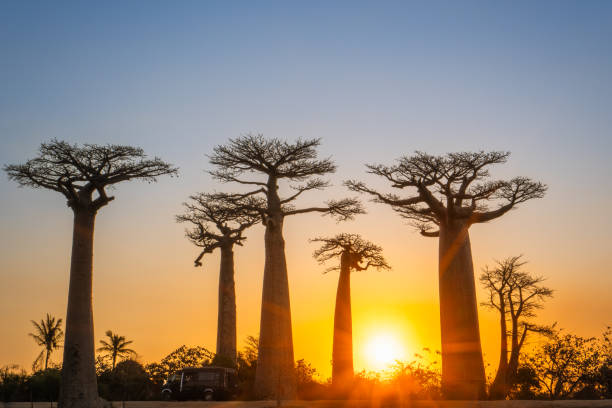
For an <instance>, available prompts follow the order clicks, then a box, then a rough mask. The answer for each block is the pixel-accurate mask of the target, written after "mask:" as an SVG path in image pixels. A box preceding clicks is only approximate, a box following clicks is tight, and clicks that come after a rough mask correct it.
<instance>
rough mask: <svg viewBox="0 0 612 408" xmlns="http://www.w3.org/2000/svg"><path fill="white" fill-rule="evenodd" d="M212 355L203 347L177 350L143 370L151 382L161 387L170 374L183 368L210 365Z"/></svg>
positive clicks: (185, 347) (182, 347)
mask: <svg viewBox="0 0 612 408" xmlns="http://www.w3.org/2000/svg"><path fill="white" fill-rule="evenodd" d="M213 357H214V354H213V353H212V352H211V351H210V350H208V349H207V348H205V347H201V346H196V347H187V346H185V345H183V346H181V347H179V348H177V349H176V350H174V351H173V352H172V353H170V354H168V355H167V356H166V357H164V358H163V359H162V360H161V361H160V362H159V363H151V364H148V365H147V366H146V367H145V369H146V371H147V373H148V375H149V378H150V379H151V381H153V382H154V383H155V384H158V385H161V384H162V383H163V382H164V381H165V380H166V379H167V378H168V376H169V375H170V374H172V373H175V372H177V371H178V370H181V369H182V368H185V367H204V366H208V365H210V363H211V361H212V359H213Z"/></svg>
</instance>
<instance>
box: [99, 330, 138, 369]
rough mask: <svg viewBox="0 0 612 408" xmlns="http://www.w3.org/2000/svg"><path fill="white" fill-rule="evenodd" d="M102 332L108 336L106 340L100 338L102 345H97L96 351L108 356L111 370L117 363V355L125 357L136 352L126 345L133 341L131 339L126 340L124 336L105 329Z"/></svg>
mask: <svg viewBox="0 0 612 408" xmlns="http://www.w3.org/2000/svg"><path fill="white" fill-rule="evenodd" d="M104 334H105V335H106V337H107V338H108V341H106V340H100V344H102V346H101V347H98V349H97V350H96V351H97V352H99V353H106V354H107V355H108V356H109V357H110V359H111V363H112V367H113V370H114V369H115V366H116V365H117V357H120V358H127V357H130V356H133V355H135V354H136V352H135V351H134V350H132V349H131V348H129V347H128V346H129V345H130V344H132V343H133V341H132V340H127V339H126V338H125V336H120V335H118V334H116V333H113V332H112V331H111V330H107V331H106V333H104Z"/></svg>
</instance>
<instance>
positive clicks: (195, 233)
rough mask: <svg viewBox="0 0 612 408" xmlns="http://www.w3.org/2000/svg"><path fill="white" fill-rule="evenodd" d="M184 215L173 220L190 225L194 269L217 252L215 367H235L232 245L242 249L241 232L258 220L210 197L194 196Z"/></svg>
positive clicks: (205, 195)
mask: <svg viewBox="0 0 612 408" xmlns="http://www.w3.org/2000/svg"><path fill="white" fill-rule="evenodd" d="M184 206H185V208H186V212H185V213H184V214H182V215H179V216H177V217H176V219H177V221H178V222H187V223H191V224H193V228H192V229H190V230H188V231H187V232H186V235H187V238H188V239H189V240H190V241H191V242H193V244H195V245H196V246H198V247H200V248H202V251H201V252H200V254H199V255H198V257H197V258H196V260H195V266H202V262H201V260H202V257H203V256H204V255H205V254H210V253H212V252H213V251H214V250H215V249H217V248H219V250H220V252H221V265H220V268H219V307H218V311H217V315H218V316H217V353H216V359H217V361H218V362H219V363H223V364H230V365H231V366H235V365H236V289H235V284H234V245H240V246H242V243H243V241H244V240H245V239H246V238H245V237H244V236H243V235H242V234H243V232H244V231H245V230H246V229H247V228H249V227H250V226H252V225H254V224H255V223H256V222H257V221H258V217H257V216H255V215H252V214H250V213H249V212H245V211H242V210H241V209H240V207H239V206H238V205H232V204H231V203H228V202H226V201H224V200H222V199H219V198H217V197H216V196H215V195H212V194H204V193H200V194H196V195H193V196H191V197H190V201H189V202H187V203H184Z"/></svg>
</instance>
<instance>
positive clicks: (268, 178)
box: [210, 135, 363, 399]
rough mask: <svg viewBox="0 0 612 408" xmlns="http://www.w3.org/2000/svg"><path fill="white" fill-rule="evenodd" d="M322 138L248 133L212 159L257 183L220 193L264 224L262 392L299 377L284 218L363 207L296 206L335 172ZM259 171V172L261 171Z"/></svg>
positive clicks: (284, 391)
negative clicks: (287, 186)
mask: <svg viewBox="0 0 612 408" xmlns="http://www.w3.org/2000/svg"><path fill="white" fill-rule="evenodd" d="M319 144H320V140H319V139H312V140H298V141H296V142H294V143H289V142H286V141H282V140H279V139H275V138H274V139H266V138H264V137H263V136H262V135H246V136H241V137H238V138H236V139H231V140H230V141H229V143H228V144H226V145H221V146H217V147H215V149H214V153H213V155H212V156H211V157H210V163H211V164H213V165H214V166H215V167H216V170H214V171H211V172H210V173H211V174H212V175H213V177H215V178H216V179H218V180H220V181H222V182H233V183H239V184H243V185H247V186H253V188H254V189H253V190H252V191H248V192H246V193H244V194H219V196H220V197H223V199H225V200H227V201H228V202H234V203H235V202H236V200H242V202H241V205H240V206H241V208H242V209H243V210H245V211H250V212H252V213H254V214H256V215H258V216H259V217H260V220H261V222H262V224H263V225H264V226H265V235H264V241H265V263H264V282H263V294H262V308H261V322H260V335H259V354H258V360H257V371H256V375H255V392H256V393H257V394H258V395H259V396H260V397H275V398H279V399H280V398H285V399H292V398H294V397H295V392H296V388H295V387H296V383H295V373H294V358H293V337H292V330H291V308H290V303H289V282H288V277H287V262H286V259H285V241H284V238H283V222H284V220H285V217H288V216H292V215H298V214H305V213H312V212H318V213H322V214H329V215H332V216H335V217H336V218H337V219H338V220H346V219H350V218H352V217H353V216H354V215H355V214H358V213H361V212H363V210H362V208H361V205H360V203H359V201H358V200H356V199H353V198H346V199H342V200H338V201H334V200H330V201H327V202H326V203H325V205H322V206H316V207H305V208H297V207H295V205H294V204H293V202H294V201H295V200H296V199H297V198H298V197H299V196H301V195H302V194H303V193H305V192H307V191H311V190H321V189H324V188H325V187H327V186H328V185H329V184H328V182H326V181H324V180H323V179H321V178H319V176H321V175H325V174H328V173H333V172H334V171H335V170H336V166H335V165H334V164H333V163H332V161H331V160H330V159H317V151H316V148H317V147H318V146H319ZM258 176H259V177H258ZM281 180H288V181H289V182H294V183H297V184H294V185H291V188H292V189H293V190H294V192H293V194H290V195H288V196H286V197H281V195H280V194H279V191H278V189H279V185H278V184H279V181H281Z"/></svg>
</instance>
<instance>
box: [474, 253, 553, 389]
mask: <svg viewBox="0 0 612 408" xmlns="http://www.w3.org/2000/svg"><path fill="white" fill-rule="evenodd" d="M525 263H526V262H521V257H520V256H513V257H510V258H507V259H505V260H503V261H501V262H497V267H496V268H495V269H489V267H485V269H484V270H483V272H482V274H481V275H480V282H481V284H482V285H483V287H484V288H485V290H486V291H487V292H488V294H489V298H488V300H487V301H485V302H482V305H483V306H486V307H489V308H492V309H494V310H497V311H498V312H499V321H500V330H501V331H500V336H501V345H500V356H499V365H498V367H497V373H496V375H495V379H494V380H493V383H492V384H491V386H490V388H489V397H490V398H492V399H500V398H501V399H504V398H505V397H506V396H507V395H508V393H509V392H510V390H511V388H512V386H513V385H514V382H515V380H516V376H517V371H518V368H519V356H520V354H521V349H522V348H523V345H524V344H525V339H526V338H527V333H529V332H535V333H542V334H547V335H551V334H552V328H551V327H549V326H542V325H537V324H534V323H531V322H530V321H529V319H530V318H532V317H535V311H536V310H538V309H540V308H542V303H543V302H544V301H545V300H546V299H547V298H549V297H552V295H553V291H552V290H551V289H549V288H547V287H545V286H542V285H540V283H542V282H543V281H544V278H543V277H535V276H532V275H530V274H529V273H528V272H524V271H523V270H522V269H521V268H522V266H523V265H525ZM508 321H510V324H511V329H510V330H508V327H507V326H508V325H507V323H508ZM508 337H510V339H511V347H508Z"/></svg>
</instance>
